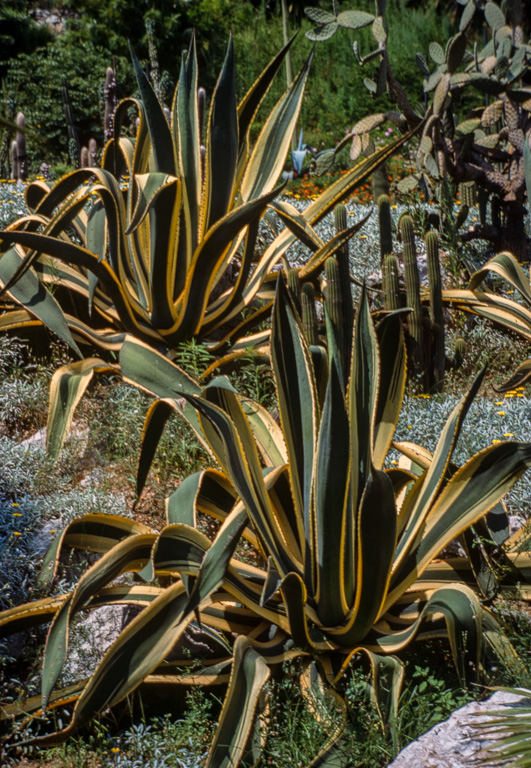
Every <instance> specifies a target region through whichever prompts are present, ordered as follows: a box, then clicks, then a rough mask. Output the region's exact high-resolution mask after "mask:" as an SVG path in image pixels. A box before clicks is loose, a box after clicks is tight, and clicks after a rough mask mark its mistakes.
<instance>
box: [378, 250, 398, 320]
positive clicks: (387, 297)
mask: <svg viewBox="0 0 531 768" xmlns="http://www.w3.org/2000/svg"><path fill="white" fill-rule="evenodd" d="M382 291H383V301H384V309H385V310H387V311H388V312H392V311H394V310H395V309H400V286H399V282H398V262H397V260H396V256H395V255H394V254H393V253H389V254H388V255H387V256H386V257H385V259H384V260H383V262H382Z"/></svg>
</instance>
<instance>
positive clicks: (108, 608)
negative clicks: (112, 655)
mask: <svg viewBox="0 0 531 768" xmlns="http://www.w3.org/2000/svg"><path fill="white" fill-rule="evenodd" d="M128 618H129V608H128V606H127V605H105V606H102V607H101V608H98V609H96V610H94V611H90V612H89V613H84V614H83V617H82V618H81V619H80V620H78V621H77V622H75V624H74V627H73V628H72V634H71V638H70V648H69V651H68V657H67V661H66V664H65V668H64V674H65V676H66V677H67V678H70V676H71V679H72V680H78V679H80V678H82V677H87V676H89V675H91V674H92V673H93V672H94V670H95V669H96V666H97V665H98V664H99V662H100V661H101V659H102V657H103V654H104V653H105V651H106V650H107V649H108V648H109V646H111V645H112V643H114V641H115V640H116V638H117V637H118V635H119V634H120V633H121V632H122V630H123V628H124V626H125V624H126V623H127V620H128Z"/></svg>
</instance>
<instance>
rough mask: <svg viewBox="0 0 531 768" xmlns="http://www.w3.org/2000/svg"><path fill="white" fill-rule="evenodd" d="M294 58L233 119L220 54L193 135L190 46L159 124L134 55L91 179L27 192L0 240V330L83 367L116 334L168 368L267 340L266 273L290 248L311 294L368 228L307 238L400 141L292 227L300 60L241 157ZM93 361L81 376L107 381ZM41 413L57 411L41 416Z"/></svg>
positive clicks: (114, 342) (278, 60) (229, 74)
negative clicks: (302, 258) (257, 329)
mask: <svg viewBox="0 0 531 768" xmlns="http://www.w3.org/2000/svg"><path fill="white" fill-rule="evenodd" d="M290 45H291V42H290V43H288V45H287V46H285V47H284V48H283V49H282V50H281V51H280V53H279V54H278V55H277V56H276V57H275V58H274V59H273V60H272V62H271V63H270V64H269V66H268V67H267V68H266V69H265V70H264V72H263V73H262V75H261V76H260V77H259V78H258V80H257V81H256V82H255V83H254V85H253V86H252V87H251V89H250V90H249V92H248V93H247V94H246V96H245V97H244V99H243V100H242V101H241V103H240V104H239V105H238V104H237V101H236V86H235V63H234V54H233V46H232V42H229V46H228V50H227V55H226V59H225V62H224V65H223V68H222V71H221V73H220V76H219V79H218V82H217V85H216V88H215V91H214V93H213V94H212V99H211V102H210V111H209V117H208V121H207V125H206V128H205V129H204V130H203V128H202V122H203V121H202V118H201V116H200V113H201V111H202V109H201V105H202V104H203V99H199V100H198V96H197V79H198V74H197V66H196V57H195V44H194V43H193V42H192V46H191V49H190V51H189V53H188V55H187V56H183V62H182V67H181V74H180V78H179V83H178V86H177V89H176V91H175V96H174V100H173V108H172V118H171V125H170V124H168V121H167V119H166V116H165V114H164V112H163V110H162V107H161V106H160V104H159V102H158V101H157V98H156V96H155V93H154V92H153V89H152V87H151V85H150V83H149V81H148V80H147V78H146V76H145V74H144V72H143V70H142V67H141V66H140V64H139V62H138V60H137V59H136V57H135V55H134V53H133V54H132V56H133V63H134V66H135V72H136V76H137V80H138V85H139V90H140V94H141V99H140V101H135V100H132V99H126V100H125V101H124V102H122V103H121V104H120V105H119V106H118V109H117V112H116V115H115V138H113V139H112V140H111V141H109V142H108V143H107V146H106V149H105V153H104V157H103V163H102V168H100V169H97V168H90V169H81V170H78V171H75V172H74V173H71V174H69V175H67V176H65V177H64V178H63V179H61V180H60V181H59V182H58V183H57V184H56V186H55V187H53V188H52V189H50V188H49V187H48V186H47V184H46V183H44V182H35V183H33V184H30V185H29V186H28V188H27V190H26V202H27V206H28V208H29V210H30V212H31V213H30V215H29V216H25V217H23V218H21V219H19V220H18V221H16V222H14V223H13V224H12V225H11V226H10V227H9V228H8V230H6V231H5V232H1V233H0V256H1V258H0V281H1V283H2V284H3V293H4V295H5V294H7V296H8V300H7V301H4V304H3V306H0V309H3V312H2V314H1V315H0V329H2V330H9V329H17V328H20V327H26V326H31V325H36V324H44V325H46V326H47V327H48V328H50V329H51V330H52V331H53V332H54V333H56V334H57V335H58V336H59V337H60V338H61V339H62V340H63V341H65V342H66V343H67V344H69V345H70V347H71V348H72V349H73V350H74V351H75V352H76V354H79V355H80V356H82V355H81V351H80V349H79V347H78V342H79V341H80V340H81V341H84V342H85V343H87V342H88V343H89V344H90V345H92V346H94V345H95V346H97V347H99V348H100V349H101V350H102V351H107V352H109V351H114V352H116V351H118V350H119V348H120V347H121V345H122V344H123V341H124V338H125V334H126V333H129V334H132V335H134V336H135V337H136V338H137V339H139V340H141V341H143V342H145V343H146V344H148V345H150V346H153V347H155V348H157V349H164V350H167V351H169V352H170V353H171V354H174V351H175V349H176V348H177V347H178V345H179V344H180V343H181V342H183V341H186V340H189V339H191V338H200V339H202V340H203V341H210V342H211V345H212V349H211V351H212V352H213V354H215V355H216V354H218V353H219V354H221V353H222V352H225V351H226V349H227V347H229V346H230V348H231V352H232V354H235V355H238V354H239V353H242V352H243V350H245V349H247V348H248V347H249V346H250V345H252V344H258V343H260V342H265V341H266V340H267V336H268V331H265V332H262V333H261V334H258V335H255V336H252V337H250V338H249V336H247V335H246V334H248V333H249V332H250V330H252V329H253V327H254V326H256V325H257V324H259V323H261V322H263V320H264V319H267V318H268V316H269V314H270V309H271V305H272V298H273V296H274V285H275V281H276V271H275V270H276V265H277V264H278V262H279V261H280V260H281V259H283V258H284V255H285V253H286V250H287V249H288V248H289V246H290V245H291V244H292V243H293V242H294V241H295V240H296V239H300V240H301V241H302V242H303V243H304V244H305V245H306V246H307V247H308V248H309V250H310V252H311V254H312V255H311V257H310V259H309V261H308V262H307V264H306V265H305V266H304V267H303V268H302V270H301V275H302V276H303V277H304V279H312V277H314V276H315V275H316V274H317V273H318V272H319V270H320V269H321V265H322V264H323V262H324V260H325V259H326V258H327V257H328V256H330V255H332V254H333V253H334V252H335V251H336V250H337V248H339V247H341V246H342V245H343V244H344V243H345V242H346V241H348V239H349V238H350V237H351V236H352V235H353V234H354V233H355V232H356V231H357V230H358V229H359V228H360V227H361V225H362V224H363V222H364V221H365V219H363V220H362V221H360V222H357V223H356V224H354V225H353V226H351V227H348V228H346V229H345V230H344V231H343V232H340V233H338V234H336V235H335V236H334V237H333V238H332V239H331V240H330V241H329V242H326V243H325V242H323V240H322V239H321V238H320V237H319V235H318V234H317V233H316V231H315V229H314V227H315V225H316V224H317V223H318V222H319V221H320V220H321V219H322V218H323V217H324V216H326V215H327V213H328V212H329V211H331V210H332V208H333V206H334V205H335V204H336V203H337V202H338V201H339V200H341V199H343V198H344V197H346V196H347V195H348V194H349V193H350V192H351V190H352V189H353V187H355V186H356V185H357V184H359V183H361V182H362V181H363V180H364V179H365V178H366V177H367V176H368V175H369V174H370V173H372V171H373V170H374V168H375V167H377V166H378V164H379V163H381V162H383V161H384V160H385V159H386V157H388V156H389V155H390V154H391V153H392V152H394V151H395V150H396V149H398V148H399V147H400V146H401V145H402V144H403V143H404V142H405V141H407V139H408V135H404V136H403V137H400V138H399V139H398V140H396V141H395V142H393V143H391V144H389V145H388V146H386V147H385V148H383V149H382V150H380V151H378V152H376V153H375V154H374V155H373V156H372V157H371V158H368V159H366V160H364V161H363V162H361V163H359V164H358V165H357V166H356V167H354V168H353V169H352V170H351V171H350V172H349V173H347V174H345V175H344V176H343V177H342V178H341V179H340V180H339V181H338V182H337V183H336V184H333V185H332V186H331V187H330V188H329V189H328V190H326V192H325V193H324V194H323V195H321V197H320V198H319V199H318V200H316V201H314V202H313V203H312V205H310V206H309V207H308V209H307V210H306V211H305V212H304V213H303V214H300V213H299V212H298V211H296V210H295V209H294V208H293V206H290V205H289V204H287V203H284V204H283V203H280V202H278V203H273V201H274V198H275V197H277V195H278V193H279V191H280V187H277V186H276V185H277V182H278V178H279V176H280V174H281V172H282V168H283V166H284V162H285V158H286V155H287V153H288V151H289V148H290V139H291V134H292V132H293V130H294V127H295V125H296V122H297V117H298V114H299V110H300V105H301V100H302V96H303V91H304V86H305V82H306V78H307V75H308V70H309V66H310V62H311V55H310V56H309V57H308V59H307V61H306V63H305V64H304V66H303V67H302V69H301V71H300V73H299V75H298V77H297V78H296V79H295V80H294V81H293V84H292V85H291V87H290V88H289V89H288V90H287V92H286V93H285V94H284V96H282V97H281V99H280V100H279V101H278V103H277V104H276V106H275V107H274V109H273V110H272V111H271V113H270V115H269V116H268V118H267V120H266V121H265V123H264V125H263V128H262V130H261V132H260V134H259V136H258V139H257V140H256V143H255V144H254V146H253V148H252V150H251V148H250V133H251V129H252V127H253V123H254V120H255V117H256V114H257V112H258V109H259V107H260V105H261V103H262V101H263V98H264V96H265V95H266V93H267V92H268V89H269V87H270V85H271V83H272V81H273V78H274V77H275V75H276V73H277V72H278V70H279V69H280V67H281V64H282V61H283V59H284V57H285V55H286V54H287V51H288V50H289V47H290ZM131 107H134V108H135V109H136V110H137V111H138V115H139V125H138V131H137V135H136V139H135V140H134V141H133V140H131V139H129V138H126V137H123V136H121V129H122V123H123V121H124V117H125V115H126V114H127V112H128V110H130V109H131ZM203 134H204V136H203ZM203 139H204V142H205V146H203V144H202V142H203ZM123 174H126V175H128V176H129V179H130V182H129V188H128V190H127V191H124V190H122V188H121V186H120V182H119V180H120V178H122V177H123ZM269 205H274V207H275V208H276V209H277V211H278V213H279V215H280V216H281V218H282V219H283V221H284V222H285V224H286V228H285V229H284V230H282V231H281V232H280V233H279V234H278V236H277V237H276V238H275V239H274V241H273V242H272V243H271V245H270V246H269V247H268V248H267V249H266V250H265V252H264V253H263V254H262V255H261V257H260V258H259V260H258V262H257V263H254V260H255V251H256V242H257V233H258V226H259V221H260V219H261V217H262V215H263V214H264V212H265V210H266V208H267V207H268V206H269ZM2 254H3V255H2ZM241 337H244V338H243V339H242V340H241V341H240V342H239V339H240V338H241ZM93 362H94V364H93V366H92V367H91V365H90V364H89V365H88V369H90V375H92V373H93V372H94V370H97V369H98V368H99V369H102V368H105V367H106V365H105V363H104V362H103V361H98V360H97V359H95V360H94V361H93ZM88 369H87V363H86V362H85V361H82V362H81V363H78V364H74V366H73V367H71V368H70V369H67V370H65V371H64V374H65V375H66V376H70V375H71V376H74V377H79V376H81V379H82V381H83V382H85V383H87V381H88V374H87V370H88ZM51 407H52V411H54V410H56V406H55V405H54V403H53V401H52V403H51ZM69 418H70V417H69ZM67 420H68V419H67ZM49 433H50V435H52V442H53V445H54V446H60V445H61V443H62V441H63V439H64V433H61V434H59V433H57V432H56V430H55V427H54V424H53V423H51V424H50V431H49ZM54 450H55V449H54Z"/></svg>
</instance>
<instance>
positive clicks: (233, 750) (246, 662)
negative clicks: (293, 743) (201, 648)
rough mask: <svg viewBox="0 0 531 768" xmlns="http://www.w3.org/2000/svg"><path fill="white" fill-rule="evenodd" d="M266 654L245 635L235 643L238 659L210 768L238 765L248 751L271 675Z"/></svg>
mask: <svg viewBox="0 0 531 768" xmlns="http://www.w3.org/2000/svg"><path fill="white" fill-rule="evenodd" d="M270 674H271V672H270V669H269V667H268V665H267V664H266V662H265V660H264V659H263V657H262V656H261V655H260V654H259V653H258V652H257V651H256V650H255V649H254V648H253V646H252V644H251V643H250V641H249V640H248V639H247V638H245V637H242V636H240V637H238V638H237V639H236V642H235V643H234V661H233V667H232V672H231V677H230V683H229V688H228V691H227V694H226V696H225V701H224V702H223V708H222V710H221V715H220V719H219V725H218V727H217V729H216V733H215V734H214V740H213V742H212V746H211V747H210V751H209V753H208V757H207V762H206V768H220V767H221V766H229V765H233V766H237V765H239V764H240V760H241V758H242V756H243V754H244V752H245V748H246V745H247V742H248V740H249V735H250V732H251V728H252V725H253V720H254V717H255V712H256V708H257V706H258V700H259V697H260V694H261V692H262V689H263V687H264V685H265V684H266V682H267V681H268V680H269V677H270Z"/></svg>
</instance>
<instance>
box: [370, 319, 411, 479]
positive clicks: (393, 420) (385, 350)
mask: <svg viewBox="0 0 531 768" xmlns="http://www.w3.org/2000/svg"><path fill="white" fill-rule="evenodd" d="M376 336H377V339H378V346H379V348H380V386H379V392H378V403H377V407H376V419H375V432H374V444H373V463H374V466H375V467H376V469H382V468H383V465H384V461H385V458H386V457H387V454H388V452H389V449H390V447H391V443H392V440H393V435H394V432H395V429H396V425H397V422H398V417H399V415H400V411H401V409H402V401H403V397H404V391H405V387H406V378H407V374H406V350H405V342H404V334H403V331H402V323H401V321H400V317H399V316H398V315H395V314H393V315H388V316H387V317H386V318H384V320H382V321H381V322H380V323H379V324H378V325H377V326H376Z"/></svg>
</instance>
